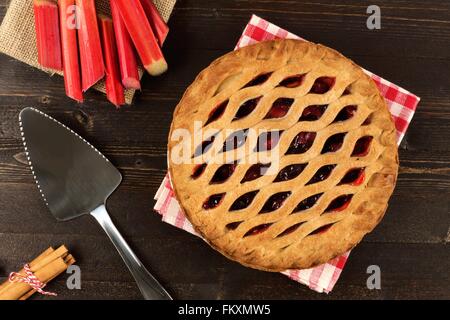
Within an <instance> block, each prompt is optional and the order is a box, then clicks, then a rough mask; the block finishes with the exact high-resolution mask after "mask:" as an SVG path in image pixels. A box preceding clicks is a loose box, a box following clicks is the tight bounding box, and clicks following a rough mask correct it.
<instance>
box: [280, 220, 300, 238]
mask: <svg viewBox="0 0 450 320" xmlns="http://www.w3.org/2000/svg"><path fill="white" fill-rule="evenodd" d="M302 224H303V222H300V223H297V224H294V225H293V226H290V227H289V228H287V229H286V230H284V231H283V232H282V233H280V234H279V235H278V236H277V238H279V237H284V236H286V235H288V234H290V233H292V232H294V231H295V230H297V229H298V228H299V227H300V226H301V225H302Z"/></svg>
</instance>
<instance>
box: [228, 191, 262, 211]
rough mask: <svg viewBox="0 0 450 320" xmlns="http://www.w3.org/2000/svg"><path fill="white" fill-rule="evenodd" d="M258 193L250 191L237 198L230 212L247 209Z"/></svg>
mask: <svg viewBox="0 0 450 320" xmlns="http://www.w3.org/2000/svg"><path fill="white" fill-rule="evenodd" d="M258 192H259V191H250V192H247V193H246V194H243V195H242V196H240V197H239V198H237V199H236V201H234V203H233V204H232V205H231V207H230V211H236V210H241V209H245V208H247V207H248V206H249V205H250V204H251V203H252V201H253V199H254V198H255V196H256V195H257V194H258Z"/></svg>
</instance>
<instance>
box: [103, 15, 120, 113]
mask: <svg viewBox="0 0 450 320" xmlns="http://www.w3.org/2000/svg"><path fill="white" fill-rule="evenodd" d="M98 18H99V21H100V24H99V25H100V34H101V39H102V47H103V56H104V59H105V67H106V96H107V97H108V100H109V101H111V102H112V103H113V104H114V105H115V106H116V107H119V106H121V105H123V104H125V96H124V93H123V87H122V83H121V81H120V70H119V58H118V54H117V46H116V40H115V37H114V27H113V21H112V20H111V18H109V17H107V16H104V15H99V16H98Z"/></svg>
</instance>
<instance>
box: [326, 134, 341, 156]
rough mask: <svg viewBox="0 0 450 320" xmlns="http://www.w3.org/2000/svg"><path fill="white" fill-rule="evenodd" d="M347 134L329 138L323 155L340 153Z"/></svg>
mask: <svg viewBox="0 0 450 320" xmlns="http://www.w3.org/2000/svg"><path fill="white" fill-rule="evenodd" d="M346 134H347V132H345V133H338V134H335V135H332V136H331V137H329V138H328V139H327V141H326V142H325V145H324V146H323V149H322V154H324V153H328V152H336V151H338V150H339V149H340V148H341V147H342V144H343V143H344V138H345V135H346Z"/></svg>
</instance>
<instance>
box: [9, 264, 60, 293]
mask: <svg viewBox="0 0 450 320" xmlns="http://www.w3.org/2000/svg"><path fill="white" fill-rule="evenodd" d="M23 270H24V271H25V276H24V275H22V274H20V273H17V272H11V273H10V274H9V281H10V282H16V283H18V282H22V283H26V284H29V285H30V287H32V288H33V289H35V290H36V291H37V292H39V293H40V294H43V295H47V296H56V295H57V294H56V293H54V292H49V291H44V290H42V289H44V287H45V286H46V285H47V284H46V283H43V282H42V281H40V280H39V279H38V278H37V277H36V276H35V275H34V273H33V271H31V268H30V265H29V264H28V263H27V264H26V265H24V266H23Z"/></svg>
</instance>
